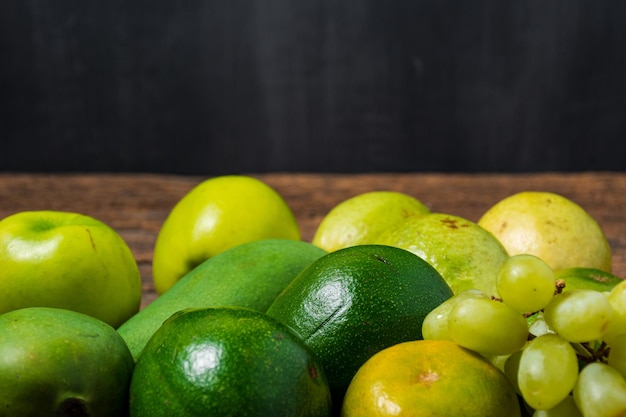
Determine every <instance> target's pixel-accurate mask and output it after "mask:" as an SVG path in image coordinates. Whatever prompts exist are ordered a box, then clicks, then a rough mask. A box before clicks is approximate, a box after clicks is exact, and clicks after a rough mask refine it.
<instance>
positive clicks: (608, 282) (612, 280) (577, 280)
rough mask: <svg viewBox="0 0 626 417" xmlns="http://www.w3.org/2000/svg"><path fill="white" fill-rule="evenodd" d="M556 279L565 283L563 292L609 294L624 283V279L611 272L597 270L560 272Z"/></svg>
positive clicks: (572, 269) (570, 269) (571, 269)
mask: <svg viewBox="0 0 626 417" xmlns="http://www.w3.org/2000/svg"><path fill="white" fill-rule="evenodd" d="M554 277H555V278H556V279H562V280H563V281H565V288H564V289H563V291H569V290H576V289H578V290H594V291H600V292H608V291H611V290H612V289H613V287H615V286H616V285H617V284H619V283H620V282H622V281H623V279H622V278H620V277H618V276H616V275H613V274H612V273H610V272H606V271H603V270H601V269H597V268H583V267H572V268H566V269H561V270H558V271H556V272H555V273H554Z"/></svg>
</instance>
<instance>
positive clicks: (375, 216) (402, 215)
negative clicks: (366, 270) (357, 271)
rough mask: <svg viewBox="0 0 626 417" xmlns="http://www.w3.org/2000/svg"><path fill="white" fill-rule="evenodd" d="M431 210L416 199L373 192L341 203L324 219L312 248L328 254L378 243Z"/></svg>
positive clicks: (405, 195) (400, 194)
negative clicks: (400, 224)
mask: <svg viewBox="0 0 626 417" xmlns="http://www.w3.org/2000/svg"><path fill="white" fill-rule="evenodd" d="M429 212H430V209H429V208H428V207H426V206H425V205H424V204H423V203H422V202H420V201H419V200H417V199H416V198H414V197H412V196H410V195H407V194H404V193H400V192H395V191H370V192H366V193H363V194H359V195H356V196H354V197H351V198H348V199H347V200H344V201H342V202H341V203H339V204H338V205H336V206H335V207H333V208H332V210H330V211H329V212H328V214H326V216H325V217H324V218H323V219H322V221H321V223H320V225H319V226H318V228H317V230H316V232H315V235H314V236H313V240H312V242H313V244H315V245H317V246H319V247H321V248H323V249H325V250H326V251H328V252H332V251H335V250H337V249H343V248H346V247H348V246H354V245H364V244H371V243H376V242H375V239H376V237H377V236H378V235H379V234H381V233H382V232H383V231H385V230H387V229H388V228H389V227H391V226H392V225H394V224H396V223H398V222H401V221H403V220H404V219H406V218H407V217H411V216H421V215H423V214H426V213H429Z"/></svg>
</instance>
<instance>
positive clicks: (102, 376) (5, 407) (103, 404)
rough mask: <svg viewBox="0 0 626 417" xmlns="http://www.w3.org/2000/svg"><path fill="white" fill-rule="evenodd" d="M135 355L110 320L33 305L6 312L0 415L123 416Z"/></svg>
mask: <svg viewBox="0 0 626 417" xmlns="http://www.w3.org/2000/svg"><path fill="white" fill-rule="evenodd" d="M133 366H134V361H133V358H132V356H131V354H130V351H129V350H128V347H127V346H126V344H125V343H124V340H123V339H122V338H121V337H120V335H119V334H117V332H116V331H115V329H113V327H111V326H110V325H108V324H106V323H104V322H102V321H100V320H98V319H95V318H93V317H91V316H87V315H85V314H82V313H78V312H74V311H70V310H65V309H56V308H49V307H28V308H24V309H19V310H13V311H11V312H9V313H5V314H3V315H0V416H2V417H25V416H29V417H30V416H35V417H39V416H41V417H44V416H45V417H47V416H58V417H63V416H65V417H70V416H74V417H122V416H127V415H128V388H129V385H130V380H131V376H132V372H133Z"/></svg>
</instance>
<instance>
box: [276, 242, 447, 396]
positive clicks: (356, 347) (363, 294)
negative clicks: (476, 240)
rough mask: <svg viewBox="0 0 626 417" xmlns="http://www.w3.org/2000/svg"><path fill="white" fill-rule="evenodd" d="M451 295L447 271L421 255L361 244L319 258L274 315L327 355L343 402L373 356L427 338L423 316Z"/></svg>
mask: <svg viewBox="0 0 626 417" xmlns="http://www.w3.org/2000/svg"><path fill="white" fill-rule="evenodd" d="M452 294H453V293H452V290H451V289H450V287H449V286H448V284H447V283H446V282H445V281H444V279H443V278H442V277H441V275H440V274H439V273H438V272H437V271H436V270H435V269H434V268H433V267H432V266H430V265H429V264H428V263H427V262H426V261H424V260H423V259H421V258H420V257H418V256H417V255H415V254H413V253H411V252H409V251H407V250H404V249H400V248H396V247H391V246H384V245H360V246H352V247H348V248H345V249H340V250H338V251H335V252H331V253H329V254H328V255H325V256H323V257H322V258H320V259H318V260H317V261H314V262H313V263H312V264H311V265H310V266H309V267H307V268H306V269H305V270H303V271H302V272H301V273H300V274H299V275H298V276H297V277H296V278H295V279H294V280H293V281H292V283H291V284H290V285H289V286H288V287H287V288H286V289H285V290H284V291H283V292H282V293H281V294H280V295H279V296H278V297H277V298H276V299H275V300H274V302H273V303H272V305H271V306H270V307H269V309H268V310H267V314H268V315H270V316H272V317H275V318H277V319H278V320H280V321H282V322H283V323H285V324H286V325H288V326H289V327H291V328H292V329H294V330H295V331H296V332H297V333H299V334H300V336H301V337H302V338H303V339H304V340H305V341H306V343H307V345H308V346H309V347H310V348H311V349H312V350H313V352H315V354H316V355H317V356H318V357H319V358H320V360H321V361H322V366H323V367H324V369H325V371H326V374H327V375H328V380H329V383H330V386H331V390H332V393H333V401H335V403H337V402H338V401H341V399H342V398H343V395H344V394H345V390H346V389H347V387H348V385H349V383H350V381H351V379H352V377H353V376H354V374H355V373H356V371H357V370H358V368H359V367H360V366H361V365H363V363H365V361H366V360H367V359H369V358H370V357H371V356H372V355H374V354H375V353H377V352H378V351H380V350H382V349H384V348H386V347H389V346H391V345H394V344H396V343H400V342H405V341H410V340H419V339H422V322H423V321H424V317H426V315H427V314H428V313H429V312H430V311H431V310H432V309H434V308H435V307H437V306H439V305H440V304H441V303H442V302H443V301H445V300H447V299H448V298H450V297H451V296H452Z"/></svg>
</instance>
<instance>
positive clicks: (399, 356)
mask: <svg viewBox="0 0 626 417" xmlns="http://www.w3.org/2000/svg"><path fill="white" fill-rule="evenodd" d="M400 415H402V416H412V417H439V416H463V417H517V416H520V415H521V410H520V406H519V402H518V399H517V394H516V393H515V390H514V389H513V386H512V385H511V383H510V382H509V380H508V379H507V378H506V376H505V375H504V374H503V373H502V372H501V371H500V370H499V369H498V368H496V367H495V366H493V365H492V364H491V363H489V362H488V361H487V360H485V358H483V357H482V356H480V355H478V354H476V353H474V352H472V351H470V350H467V349H464V348H462V347H460V346H458V345H457V344H455V343H454V342H451V341H445V340H419V341H410V342H405V343H399V344H397V345H394V346H391V347H389V348H387V349H385V350H382V351H381V352H379V353H377V354H376V355H374V356H373V357H372V358H370V359H369V360H368V361H367V362H366V363H365V364H364V365H363V366H362V367H361V368H360V369H359V371H358V372H357V374H356V375H355V377H354V379H353V380H352V382H351V383H350V386H349V387H348V391H347V393H346V396H345V398H344V402H343V406H342V410H341V416H342V417H390V416H400Z"/></svg>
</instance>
